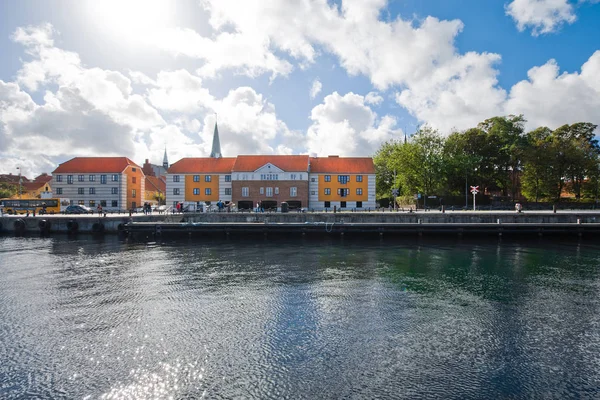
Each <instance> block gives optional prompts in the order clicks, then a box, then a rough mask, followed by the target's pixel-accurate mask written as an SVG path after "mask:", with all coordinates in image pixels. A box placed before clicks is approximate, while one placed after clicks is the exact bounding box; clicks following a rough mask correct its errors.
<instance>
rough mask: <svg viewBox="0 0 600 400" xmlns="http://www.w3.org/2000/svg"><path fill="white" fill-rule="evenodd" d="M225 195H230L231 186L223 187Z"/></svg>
mask: <svg viewBox="0 0 600 400" xmlns="http://www.w3.org/2000/svg"><path fill="white" fill-rule="evenodd" d="M225 196H231V188H225Z"/></svg>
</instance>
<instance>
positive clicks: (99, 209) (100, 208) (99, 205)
mask: <svg viewBox="0 0 600 400" xmlns="http://www.w3.org/2000/svg"><path fill="white" fill-rule="evenodd" d="M97 209H98V215H100V214H102V204H98V207H97Z"/></svg>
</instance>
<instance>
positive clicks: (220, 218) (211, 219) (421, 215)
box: [0, 211, 600, 234]
mask: <svg viewBox="0 0 600 400" xmlns="http://www.w3.org/2000/svg"><path fill="white" fill-rule="evenodd" d="M190 223H199V224H207V225H209V226H210V225H211V224H214V225H215V226H220V225H223V224H263V225H264V224H271V225H272V224H280V225H286V224H289V225H290V227H291V229H292V230H293V229H294V226H295V225H298V224H318V223H336V224H346V226H347V227H349V226H350V225H351V224H385V225H386V226H392V225H394V224H397V225H406V224H419V225H425V226H426V225H430V228H431V229H433V230H436V229H439V230H443V229H446V228H451V227H457V228H458V227H460V226H463V225H477V224H481V225H482V226H483V225H489V224H528V225H532V226H539V227H540V228H543V227H545V226H548V225H552V224H577V225H585V224H589V225H590V226H591V225H595V224H600V212H590V211H583V212H576V211H570V212H558V213H551V212H523V213H516V212H465V211H456V212H446V213H441V212H439V211H438V212H435V211H434V212H412V213H409V212H389V211H387V212H338V213H333V212H328V213H325V212H318V213H311V212H308V213H295V212H292V213H254V212H245V213H242V212H239V213H185V214H162V215H158V214H155V215H143V214H134V215H132V216H129V215H126V214H125V215H122V214H121V215H110V214H109V215H107V216H102V215H75V216H71V215H47V216H39V215H38V216H36V217H32V216H30V217H25V216H22V215H21V216H14V215H13V216H8V215H4V216H2V217H0V233H2V234H15V233H16V234H33V233H41V234H50V233H96V234H104V233H113V234H116V233H119V232H127V231H129V230H130V229H129V227H131V226H135V225H140V226H153V225H155V224H175V225H176V224H190ZM147 229H150V228H147ZM431 229H430V230H431Z"/></svg>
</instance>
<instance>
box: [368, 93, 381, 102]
mask: <svg viewBox="0 0 600 400" xmlns="http://www.w3.org/2000/svg"><path fill="white" fill-rule="evenodd" d="M382 102H383V97H381V96H380V95H378V94H377V92H369V93H367V95H366V96H365V103H369V104H373V105H379V104H381V103H382Z"/></svg>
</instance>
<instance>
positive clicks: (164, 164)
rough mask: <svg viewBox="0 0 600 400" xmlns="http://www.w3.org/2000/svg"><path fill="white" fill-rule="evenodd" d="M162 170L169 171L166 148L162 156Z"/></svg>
mask: <svg viewBox="0 0 600 400" xmlns="http://www.w3.org/2000/svg"><path fill="white" fill-rule="evenodd" d="M163 168H164V169H165V171H166V170H168V169H169V159H168V158H167V146H165V155H164V156H163Z"/></svg>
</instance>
